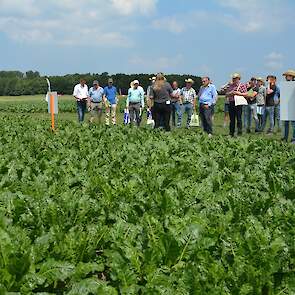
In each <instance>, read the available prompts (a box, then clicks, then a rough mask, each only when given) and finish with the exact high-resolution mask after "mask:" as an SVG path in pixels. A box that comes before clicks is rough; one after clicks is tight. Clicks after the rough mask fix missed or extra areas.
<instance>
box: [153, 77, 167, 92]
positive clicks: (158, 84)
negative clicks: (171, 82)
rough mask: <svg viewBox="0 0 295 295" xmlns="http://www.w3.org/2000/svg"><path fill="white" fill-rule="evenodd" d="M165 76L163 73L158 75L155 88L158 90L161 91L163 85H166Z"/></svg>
mask: <svg viewBox="0 0 295 295" xmlns="http://www.w3.org/2000/svg"><path fill="white" fill-rule="evenodd" d="M165 81H166V79H165V76H164V74H163V73H158V74H157V76H156V80H155V88H156V89H158V90H159V89H161V88H162V87H163V85H164V84H165Z"/></svg>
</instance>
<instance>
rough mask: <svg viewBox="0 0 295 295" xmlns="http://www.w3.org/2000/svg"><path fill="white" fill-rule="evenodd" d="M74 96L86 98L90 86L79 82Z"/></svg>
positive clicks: (79, 98)
mask: <svg viewBox="0 0 295 295" xmlns="http://www.w3.org/2000/svg"><path fill="white" fill-rule="evenodd" d="M73 96H74V97H76V99H78V100H82V99H86V98H88V96H89V93H88V86H87V85H84V86H83V87H82V85H81V84H77V85H76V86H75V88H74V92H73Z"/></svg>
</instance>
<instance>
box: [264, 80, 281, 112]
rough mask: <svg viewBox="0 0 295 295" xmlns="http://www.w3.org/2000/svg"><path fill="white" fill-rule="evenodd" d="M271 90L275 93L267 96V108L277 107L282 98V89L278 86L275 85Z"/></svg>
mask: <svg viewBox="0 0 295 295" xmlns="http://www.w3.org/2000/svg"><path fill="white" fill-rule="evenodd" d="M270 89H272V90H273V93H270V94H266V100H265V105H266V106H267V107H273V106H275V105H276V103H277V101H279V98H280V89H279V87H278V86H276V85H273V86H271V87H270Z"/></svg>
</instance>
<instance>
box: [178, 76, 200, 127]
mask: <svg viewBox="0 0 295 295" xmlns="http://www.w3.org/2000/svg"><path fill="white" fill-rule="evenodd" d="M185 83H186V86H185V87H184V88H182V90H181V100H182V103H183V108H182V110H183V114H184V113H186V114H187V122H186V128H187V129H189V128H190V124H191V118H192V114H193V111H194V110H195V108H196V99H197V94H196V91H195V89H194V88H193V84H194V80H193V79H191V78H189V79H186V80H185ZM180 125H181V124H180Z"/></svg>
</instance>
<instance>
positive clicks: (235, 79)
mask: <svg viewBox="0 0 295 295" xmlns="http://www.w3.org/2000/svg"><path fill="white" fill-rule="evenodd" d="M231 77H232V82H233V84H235V85H237V84H239V83H240V81H241V75H240V74H239V73H234V74H232V76H231Z"/></svg>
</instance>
